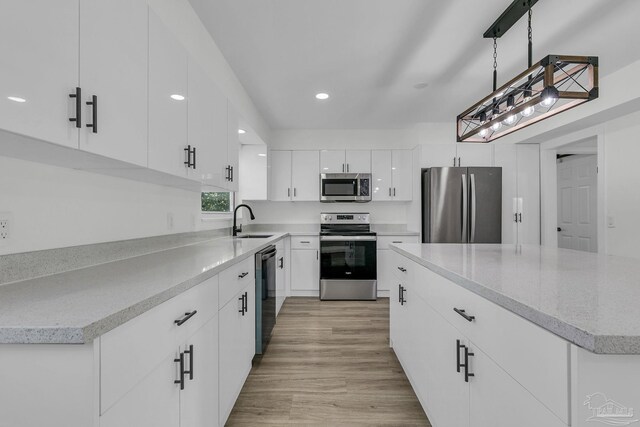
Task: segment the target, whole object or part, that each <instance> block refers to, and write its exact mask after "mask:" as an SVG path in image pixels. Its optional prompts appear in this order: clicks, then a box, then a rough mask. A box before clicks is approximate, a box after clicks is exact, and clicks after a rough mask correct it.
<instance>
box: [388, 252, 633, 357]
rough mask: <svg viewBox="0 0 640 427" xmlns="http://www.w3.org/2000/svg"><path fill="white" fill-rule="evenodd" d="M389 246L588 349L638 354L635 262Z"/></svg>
mask: <svg viewBox="0 0 640 427" xmlns="http://www.w3.org/2000/svg"><path fill="white" fill-rule="evenodd" d="M390 247H391V248H392V249H393V250H394V251H396V252H398V253H400V254H402V255H404V256H406V257H407V258H409V259H411V260H413V261H415V262H417V263H418V264H420V265H422V266H424V267H426V268H428V269H429V270H432V271H433V272H435V273H437V274H439V275H441V276H443V277H445V278H447V279H449V280H450V281H452V282H454V283H455V284H457V285H459V286H462V287H464V288H466V289H468V290H469V291H471V292H473V293H475V294H477V295H480V296H481V297H483V298H485V299H487V300H489V301H491V302H493V303H495V304H497V305H499V306H501V307H503V308H505V309H507V310H509V311H511V312H513V313H515V314H517V315H519V316H521V317H523V318H525V319H527V320H529V321H531V322H533V323H535V324H537V325H538V326H540V327H542V328H544V329H546V330H548V331H550V332H553V333H554V334H556V335H558V336H560V337H562V338H564V339H565V340H567V341H569V342H571V343H574V344H576V345H578V346H580V347H582V348H584V349H586V350H589V351H591V352H593V353H601V354H640V309H639V307H640V260H636V259H632V258H626V257H618V256H607V255H599V254H593V253H588V252H580V251H573V250H567V249H557V248H548V247H542V246H533V245H524V246H514V245H499V244H497V245H489V244H475V245H464V244H462V245H461V244H398V245H391V246H390Z"/></svg>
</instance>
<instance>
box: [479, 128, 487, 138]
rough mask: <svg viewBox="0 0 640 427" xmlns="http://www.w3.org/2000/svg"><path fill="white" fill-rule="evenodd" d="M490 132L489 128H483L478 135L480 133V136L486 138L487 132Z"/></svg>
mask: <svg viewBox="0 0 640 427" xmlns="http://www.w3.org/2000/svg"><path fill="white" fill-rule="evenodd" d="M488 133H489V130H488V129H486V128H485V129H482V130H481V131H480V132H479V133H478V135H480V137H481V138H484V137H485V136H487V134H488Z"/></svg>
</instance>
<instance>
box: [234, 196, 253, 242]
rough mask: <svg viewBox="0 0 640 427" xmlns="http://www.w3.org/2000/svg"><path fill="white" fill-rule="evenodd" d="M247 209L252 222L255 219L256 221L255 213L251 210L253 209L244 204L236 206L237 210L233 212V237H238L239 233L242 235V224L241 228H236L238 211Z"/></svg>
mask: <svg viewBox="0 0 640 427" xmlns="http://www.w3.org/2000/svg"><path fill="white" fill-rule="evenodd" d="M243 206H244V207H245V208H247V209H249V214H250V215H251V220H252V221H253V220H254V219H256V217H255V216H254V215H253V211H252V210H251V207H250V206H249V205H245V204H244V203H242V204H240V205H238V206H236V208H235V209H234V210H233V236H234V237H235V236H237V235H238V233H242V224H240V226H239V227H237V226H236V216H237V213H238V209H240V208H241V207H243Z"/></svg>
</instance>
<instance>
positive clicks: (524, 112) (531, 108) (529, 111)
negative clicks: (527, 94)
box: [521, 105, 536, 117]
mask: <svg viewBox="0 0 640 427" xmlns="http://www.w3.org/2000/svg"><path fill="white" fill-rule="evenodd" d="M535 111H536V108H535V107H534V106H533V105H531V106H529V107H527V108H525V109H524V110H522V113H521V114H522V117H529V116H531V115H532V114H533V113H534V112H535Z"/></svg>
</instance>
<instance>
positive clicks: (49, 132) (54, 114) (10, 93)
mask: <svg viewBox="0 0 640 427" xmlns="http://www.w3.org/2000/svg"><path fill="white" fill-rule="evenodd" d="M0 11H2V12H1V13H0V52H2V55H0V129H5V130H8V131H10V132H14V133H17V134H21V135H26V136H30V137H34V138H38V139H42V140H45V141H50V142H54V143H56V144H60V145H64V146H68V147H74V148H77V147H78V128H76V123H74V122H70V121H69V118H75V117H76V99H73V98H70V97H69V94H74V95H75V90H76V87H77V86H78V58H79V55H78V39H79V34H78V31H79V29H78V19H79V13H80V12H79V2H78V0H59V1H50V0H30V1H22V0H0ZM82 99H84V98H82ZM82 99H79V100H77V101H78V105H79V106H80V105H81V104H80V102H82ZM84 111H85V109H84V104H82V108H81V112H82V113H84ZM83 123H84V121H82V122H80V123H78V125H81V124H83Z"/></svg>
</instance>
